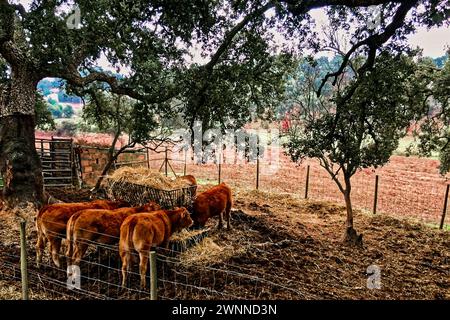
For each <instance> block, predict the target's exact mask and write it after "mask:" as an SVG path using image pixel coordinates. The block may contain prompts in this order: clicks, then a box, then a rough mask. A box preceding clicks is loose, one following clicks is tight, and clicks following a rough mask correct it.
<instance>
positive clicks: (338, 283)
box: [0, 186, 450, 299]
mask: <svg viewBox="0 0 450 320" xmlns="http://www.w3.org/2000/svg"><path fill="white" fill-rule="evenodd" d="M204 188H206V187H205V186H202V187H201V189H204ZM52 194H53V195H54V196H55V197H60V198H61V199H63V200H65V201H79V200H82V199H83V197H86V196H87V195H88V192H87V191H86V190H84V191H82V192H81V193H80V192H79V191H70V190H61V189H60V190H57V191H53V192H52ZM63 196H64V198H63ZM234 200H235V202H234V208H233V209H234V210H233V217H232V230H231V231H227V230H221V231H218V230H217V229H216V228H215V224H216V223H217V220H215V219H213V220H210V221H209V224H208V227H210V228H211V231H210V233H209V237H208V238H209V241H212V242H213V243H214V244H215V245H216V246H217V248H218V249H220V254H219V255H217V256H214V259H206V260H199V261H197V262H196V263H194V264H191V265H189V264H185V265H182V266H181V269H180V270H179V271H180V272H184V274H189V277H190V281H192V282H193V283H201V285H202V286H204V287H211V288H215V289H218V290H223V291H224V292H226V293H227V294H229V295H230V296H231V295H234V296H237V297H243V296H246V297H247V296H248V297H255V298H260V299H277V298H278V299H450V233H449V232H448V231H447V232H446V231H439V230H437V229H432V228H430V227H428V226H425V225H423V224H419V223H416V222H412V221H408V220H406V219H399V218H394V217H392V216H388V215H384V214H383V215H375V216H374V215H371V214H367V213H365V212H361V211H356V213H355V218H354V219H355V227H356V229H357V230H358V232H361V233H362V234H363V241H364V246H363V247H362V248H355V247H349V246H346V245H344V244H343V243H342V241H341V238H342V235H343V231H344V221H345V213H344V208H343V207H341V206H338V205H335V204H332V203H328V202H318V201H306V200H302V199H300V198H297V197H295V196H293V195H290V194H279V193H277V194H275V193H268V192H256V191H248V190H246V189H235V190H234ZM0 228H1V229H0V247H1V248H0V266H1V265H2V264H1V262H2V261H3V262H4V261H10V258H9V257H10V256H11V255H12V254H16V255H17V254H18V252H19V247H18V244H17V242H18V241H17V240H18V231H17V228H14V227H11V219H10V215H7V214H5V213H3V214H0ZM32 230H33V225H32V224H31V225H29V233H28V240H29V241H30V242H33V241H35V239H34V238H35V234H34V232H32ZM14 239H16V240H14ZM189 250H192V251H191V252H190V251H189ZM189 250H188V251H187V252H185V253H184V254H195V247H193V248H191V249H189ZM208 254H211V255H213V254H214V252H212V251H211V252H209V253H208ZM16 262H17V261H16ZM199 264H200V265H201V266H202V267H199ZM374 265H375V266H377V267H378V268H379V269H380V271H381V278H380V280H381V289H368V288H367V279H368V277H369V274H368V273H370V270H369V271H368V270H367V269H368V267H369V266H374ZM206 266H207V267H210V268H214V269H217V270H229V271H236V272H239V273H245V274H246V275H248V276H254V277H257V278H260V279H265V280H266V281H267V283H269V282H270V283H273V284H274V285H270V286H269V287H267V288H262V287H258V286H256V287H255V284H254V283H251V282H248V281H241V282H236V281H230V280H228V281H223V279H219V278H218V277H220V273H214V274H213V273H208V272H205V269H204V267H206ZM30 268H33V267H32V266H30ZM11 272H12V271H11V270H6V269H5V268H3V267H0V288H1V289H0V299H15V298H19V297H20V281H18V280H17V277H16V279H14V278H13V277H12V273H11ZM14 272H15V273H17V270H14ZM19 277H20V276H19ZM221 281H222V282H223V283H221ZM281 286H284V287H287V288H292V289H295V293H294V292H293V291H286V290H281V289H280V290H278V289H277V288H279V287H281ZM255 288H256V289H255ZM31 289H32V297H34V298H37V299H45V298H53V299H59V297H58V296H55V295H54V294H53V295H47V294H46V293H45V292H43V291H42V290H41V289H40V287H39V286H32V287H31ZM165 290H166V291H167V292H165V294H173V296H172V297H177V295H176V288H174V289H173V292H172V293H171V292H170V290H171V288H170V287H168V288H165ZM252 290H256V291H258V293H257V294H255V295H250V293H248V295H247V294H246V295H244V293H245V292H250V291H252ZM183 297H184V298H192V299H196V298H202V297H201V296H199V295H197V294H192V295H191V296H189V295H183ZM61 298H62V297H61ZM203 298H205V297H203Z"/></svg>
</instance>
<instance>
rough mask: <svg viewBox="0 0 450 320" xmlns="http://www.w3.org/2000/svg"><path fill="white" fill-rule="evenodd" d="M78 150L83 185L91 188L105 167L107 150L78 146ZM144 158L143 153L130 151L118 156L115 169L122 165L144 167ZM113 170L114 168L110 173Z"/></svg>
mask: <svg viewBox="0 0 450 320" xmlns="http://www.w3.org/2000/svg"><path fill="white" fill-rule="evenodd" d="M79 148H80V158H81V172H82V180H83V184H84V185H88V186H93V185H95V183H96V182H97V179H98V177H99V176H100V175H101V173H102V171H103V168H104V167H105V165H106V162H107V160H108V149H107V148H99V147H91V146H80V147H79ZM146 158H147V157H146V153H145V152H142V151H138V152H133V151H130V152H126V153H122V154H121V155H119V158H118V160H117V163H116V165H117V167H119V166H122V165H127V166H146V165H147V164H146ZM113 170H114V166H113V168H112V170H111V171H113Z"/></svg>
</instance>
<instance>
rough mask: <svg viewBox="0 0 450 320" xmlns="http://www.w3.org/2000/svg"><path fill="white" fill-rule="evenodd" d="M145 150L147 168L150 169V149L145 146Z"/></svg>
mask: <svg viewBox="0 0 450 320" xmlns="http://www.w3.org/2000/svg"><path fill="white" fill-rule="evenodd" d="M146 150H147V169H150V150H149V149H148V148H146Z"/></svg>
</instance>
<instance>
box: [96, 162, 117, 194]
mask: <svg viewBox="0 0 450 320" xmlns="http://www.w3.org/2000/svg"><path fill="white" fill-rule="evenodd" d="M115 160H116V157H113V158H111V157H108V162H107V163H106V165H105V167H104V168H103V171H102V174H101V175H100V177H98V179H97V182H96V183H95V187H94V188H93V189H92V192H93V193H96V192H98V190H99V189H100V186H101V185H102V182H103V179H104V176H105V175H106V174H107V173H108V171H109V170H110V169H111V167H112V164H113V163H114V161H115Z"/></svg>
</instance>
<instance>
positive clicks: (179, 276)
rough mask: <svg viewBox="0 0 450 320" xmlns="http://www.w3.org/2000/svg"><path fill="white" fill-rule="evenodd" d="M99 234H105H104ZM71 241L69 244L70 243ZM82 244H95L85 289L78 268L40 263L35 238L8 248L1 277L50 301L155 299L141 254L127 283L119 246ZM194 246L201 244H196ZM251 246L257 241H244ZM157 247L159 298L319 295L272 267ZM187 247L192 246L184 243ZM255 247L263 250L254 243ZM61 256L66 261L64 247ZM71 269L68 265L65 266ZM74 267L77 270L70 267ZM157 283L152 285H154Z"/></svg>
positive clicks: (83, 267) (83, 265) (84, 262)
mask: <svg viewBox="0 0 450 320" xmlns="http://www.w3.org/2000/svg"><path fill="white" fill-rule="evenodd" d="M89 232H91V233H95V234H96V236H103V237H104V236H105V234H102V233H96V232H93V231H91V230H89ZM52 236H53V237H54V238H58V240H65V239H64V237H63V236H61V235H60V234H52ZM108 236H109V237H111V239H110V241H108V242H118V241H119V238H116V237H113V236H110V235H108ZM67 244H68V243H66V245H67ZM78 244H79V245H88V246H89V248H88V250H87V251H86V253H85V254H84V256H83V258H82V259H81V261H80V263H79V268H80V269H79V278H78V279H79V287H77V286H75V285H74V284H73V282H72V281H73V280H74V279H73V274H71V272H73V269H71V268H69V269H66V268H64V267H62V268H58V267H56V266H55V264H54V263H53V262H52V260H51V257H50V256H49V255H47V256H46V257H44V259H43V261H42V262H41V264H40V266H39V267H37V266H36V264H35V257H36V254H35V247H34V241H31V242H29V243H28V244H27V245H26V248H23V246H22V248H21V247H20V246H14V247H13V248H2V253H1V255H0V270H1V272H0V278H3V279H7V280H18V281H22V284H23V285H25V287H26V288H27V290H28V288H29V289H31V290H33V291H35V292H41V293H43V294H44V295H45V297H46V298H48V299H105V300H116V299H121V300H123V299H133V300H135V299H151V291H150V290H149V289H143V288H142V287H141V286H140V273H139V268H138V265H139V255H138V254H137V252H135V251H132V252H130V253H131V255H132V259H131V261H133V263H132V266H131V268H130V269H129V270H127V271H126V273H127V281H126V285H125V286H122V284H121V281H122V268H121V259H120V255H119V248H118V245H117V244H113V245H109V244H104V243H99V242H96V241H90V240H88V239H82V240H79V241H78ZM191 245H196V243H193V244H191ZM243 245H244V246H250V245H251V244H249V243H247V244H243ZM174 247H176V248H180V246H176V245H173V243H172V245H171V246H170V247H169V249H166V248H160V247H158V248H156V269H155V270H156V272H155V273H154V274H155V275H156V279H154V278H152V276H151V275H152V273H151V272H150V269H151V268H154V267H155V265H151V266H150V268H149V270H147V273H146V275H145V278H146V283H147V288H148V287H149V286H148V285H149V284H151V283H152V281H155V283H156V284H157V298H158V299H277V298H284V299H286V298H289V299H300V298H303V299H304V298H313V297H311V294H309V295H306V294H305V293H303V292H302V291H301V287H300V285H299V284H298V283H296V282H295V281H293V279H287V278H283V277H282V276H281V275H277V274H274V273H272V272H270V270H264V271H263V270H258V271H255V270H253V269H250V268H246V267H243V266H238V265H233V264H226V263H223V262H220V261H218V262H217V263H214V264H201V263H197V264H195V265H189V264H185V263H184V262H183V259H182V258H181V254H182V251H178V250H174V249H173V248H174ZM184 249H185V250H186V249H187V248H186V247H184ZM21 250H26V254H27V255H26V256H27V258H26V261H27V266H26V272H27V279H26V280H25V281H26V283H23V281H24V279H23V278H22V275H23V269H22V271H21V267H22V268H23V264H22V265H21V263H23V261H21ZM252 250H263V248H262V247H259V248H257V247H256V246H255V247H252ZM60 258H62V259H61V260H63V261H64V259H65V257H64V251H63V250H61V252H60ZM64 266H65V267H67V264H66V265H64ZM70 270H72V271H70ZM150 287H151V286H150Z"/></svg>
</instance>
